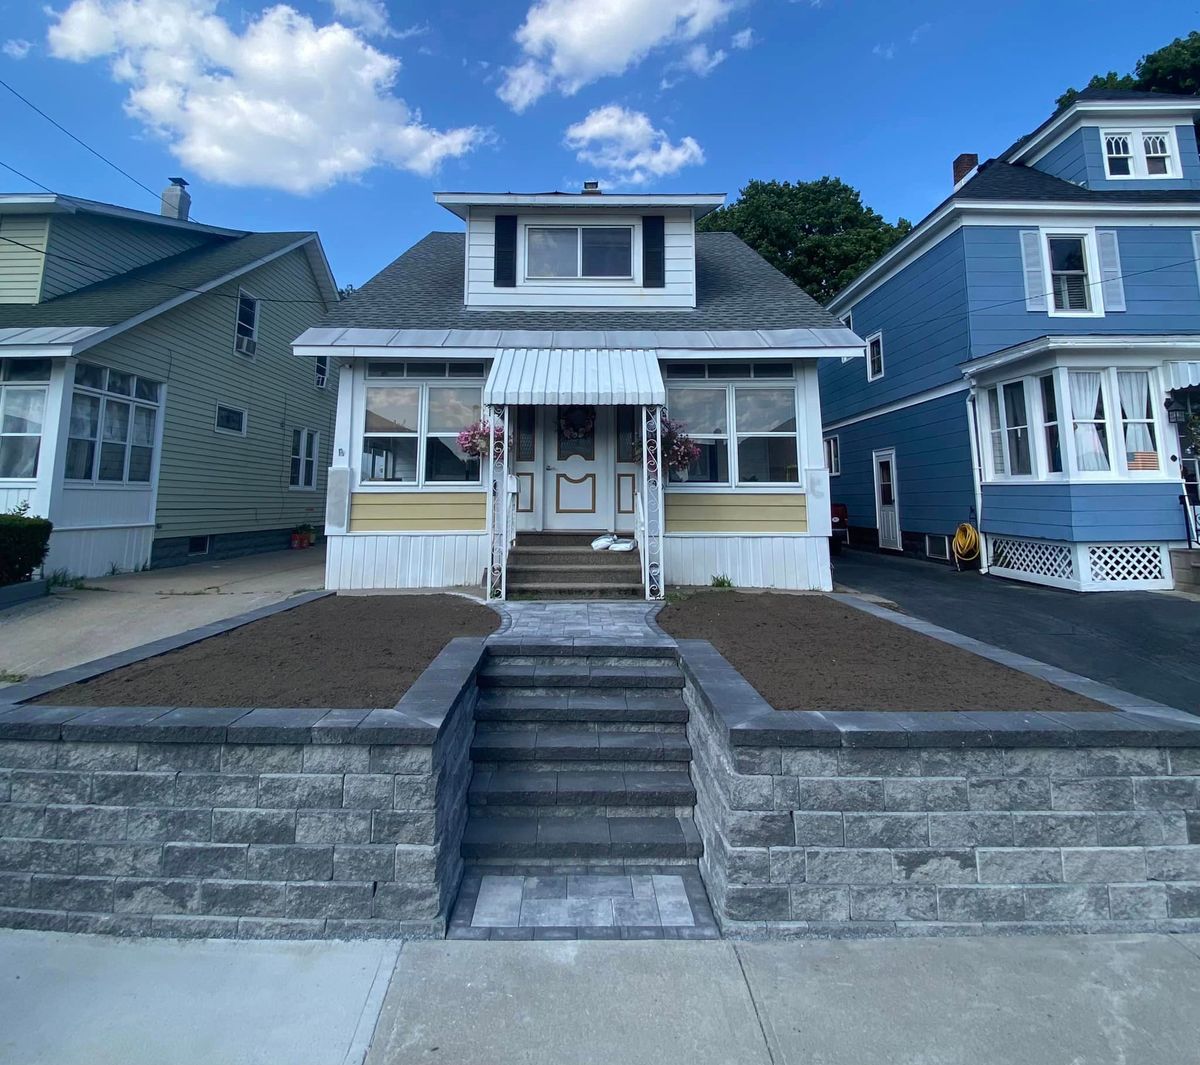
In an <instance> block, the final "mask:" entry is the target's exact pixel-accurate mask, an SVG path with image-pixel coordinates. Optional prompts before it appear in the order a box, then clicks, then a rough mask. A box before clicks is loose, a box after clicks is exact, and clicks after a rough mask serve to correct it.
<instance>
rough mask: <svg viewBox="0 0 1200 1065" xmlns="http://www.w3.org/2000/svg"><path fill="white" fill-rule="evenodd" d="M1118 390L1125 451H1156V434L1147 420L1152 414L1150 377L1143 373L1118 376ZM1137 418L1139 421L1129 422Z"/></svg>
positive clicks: (1130, 452) (1126, 373)
mask: <svg viewBox="0 0 1200 1065" xmlns="http://www.w3.org/2000/svg"><path fill="white" fill-rule="evenodd" d="M1117 390H1118V391H1119V392H1120V393H1121V414H1122V416H1123V417H1124V418H1125V419H1126V422H1125V450H1126V452H1128V453H1129V454H1132V453H1133V452H1135V451H1154V450H1155V447H1154V434H1153V433H1151V432H1150V426H1149V425H1148V424H1147V422H1146V421H1145V419H1146V418H1147V417H1148V415H1149V412H1150V375H1149V374H1147V373H1145V372H1143V371H1138V372H1125V373H1118V374H1117ZM1131 418H1136V419H1140V420H1138V421H1129V420H1128V419H1131Z"/></svg>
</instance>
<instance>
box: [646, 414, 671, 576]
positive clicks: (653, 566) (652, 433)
mask: <svg viewBox="0 0 1200 1065" xmlns="http://www.w3.org/2000/svg"><path fill="white" fill-rule="evenodd" d="M663 476H664V470H663V464H662V407H657V406H646V407H643V408H642V510H643V517H644V520H645V535H644V537H643V539H644V541H645V542H644V543H643V544H641V545H640V546H641V550H642V574H643V579H644V581H645V585H646V598H647V599H663V598H665V596H666V575H665V574H664V572H663V525H664V519H663V483H662V482H663Z"/></svg>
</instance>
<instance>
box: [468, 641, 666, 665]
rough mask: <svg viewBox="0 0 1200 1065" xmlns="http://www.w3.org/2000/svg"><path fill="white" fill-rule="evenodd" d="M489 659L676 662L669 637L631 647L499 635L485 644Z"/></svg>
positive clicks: (618, 644) (611, 643) (605, 642)
mask: <svg viewBox="0 0 1200 1065" xmlns="http://www.w3.org/2000/svg"><path fill="white" fill-rule="evenodd" d="M487 652H488V655H489V656H490V657H491V658H514V657H515V658H522V657H525V656H527V655H556V656H561V655H565V656H569V657H571V658H612V657H614V656H617V655H619V656H620V657H622V658H657V659H661V660H662V661H663V662H676V661H678V652H677V651H676V648H675V643H674V641H673V640H671V638H670V637H669V636H660V637H648V638H647V639H646V640H645V641H643V642H640V643H630V642H629V641H628V640H625V639H622V638H619V637H616V636H593V637H570V636H564V637H557V638H556V637H552V636H547V637H543V638H541V639H539V638H538V637H536V636H535V637H524V636H511V635H499V636H492V637H490V638H489V639H488V642H487Z"/></svg>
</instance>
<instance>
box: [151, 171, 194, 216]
mask: <svg viewBox="0 0 1200 1065" xmlns="http://www.w3.org/2000/svg"><path fill="white" fill-rule="evenodd" d="M191 209H192V198H191V196H189V195H188V190H187V182H186V181H184V180H183V178H181V177H173V178H171V184H169V185H168V186H167V187H166V188H165V189H164V190H163V194H162V207H161V208H160V210H159V214H161V215H162V216H163V217H164V218H177V219H179V221H181V222H186V221H187V220H188V212H189V211H190V210H191Z"/></svg>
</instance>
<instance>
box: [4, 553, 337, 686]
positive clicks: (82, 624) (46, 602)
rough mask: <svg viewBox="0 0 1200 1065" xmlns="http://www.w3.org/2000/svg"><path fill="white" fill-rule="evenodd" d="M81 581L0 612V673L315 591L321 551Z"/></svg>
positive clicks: (33, 671)
mask: <svg viewBox="0 0 1200 1065" xmlns="http://www.w3.org/2000/svg"><path fill="white" fill-rule="evenodd" d="M84 584H85V587H84V588H83V589H78V590H76V589H59V590H56V591H55V592H54V593H53V594H52V595H51V596H50V597H49V598H48V599H41V600H38V601H36V602H32V603H28V604H26V605H23V606H17V607H12V608H10V609H8V610H3V611H0V675H5V674H13V675H17V676H26V677H40V676H42V675H44V674H46V673H52V672H54V671H55V670H58V669H66V668H67V667H69V666H76V665H79V664H80V663H81V662H89V661H91V660H92V659H94V658H101V657H103V656H104V655H110V654H116V653H117V652H118V651H124V650H127V649H129V648H130V647H137V646H139V645H140V644H143V643H149V642H150V641H151V640H157V639H161V638H162V637H164V636H173V635H175V633H178V632H183V631H185V630H186V629H192V628H197V627H199V626H201V625H207V624H208V623H209V622H212V621H221V620H223V619H225V618H229V617H233V616H234V615H236V614H243V613H245V612H247V611H249V610H254V609H255V608H256V607H260V606H269V605H270V604H272V603H278V602H280V601H282V600H284V599H287V598H288V597H289V596H292V595H295V594H297V593H298V592H304V591H312V590H314V589H320V588H323V587H324V586H325V551H324V548H318V549H310V550H307V551H272V552H269V553H267V554H262V555H249V556H247V557H245V558H235V559H230V560H229V561H226V562H201V563H197V564H196V565H192V566H179V567H176V568H173V569H162V570H149V571H147V572H145V573H125V574H121V575H120V576H117V577H90V578H88V579H87V580H86V581H85V582H84ZM2 688H3V684H2V683H0V689H2Z"/></svg>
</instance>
